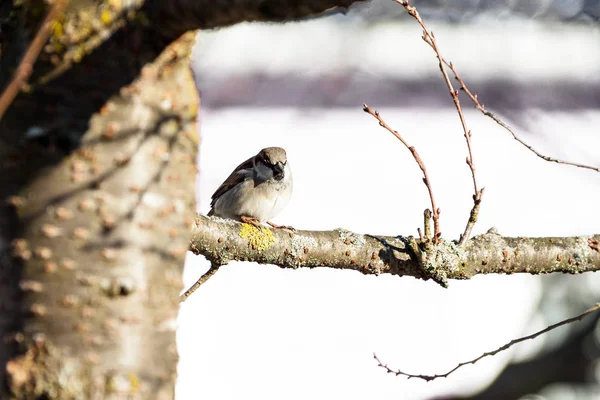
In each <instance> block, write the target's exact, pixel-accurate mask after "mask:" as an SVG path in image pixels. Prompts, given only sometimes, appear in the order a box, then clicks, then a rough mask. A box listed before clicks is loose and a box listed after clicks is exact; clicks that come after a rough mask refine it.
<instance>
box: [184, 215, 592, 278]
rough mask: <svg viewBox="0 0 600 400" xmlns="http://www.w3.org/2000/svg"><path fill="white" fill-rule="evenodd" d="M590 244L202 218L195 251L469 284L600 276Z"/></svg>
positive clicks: (219, 257)
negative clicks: (506, 278)
mask: <svg viewBox="0 0 600 400" xmlns="http://www.w3.org/2000/svg"><path fill="white" fill-rule="evenodd" d="M590 239H591V240H592V241H593V240H599V239H600V235H595V236H586V237H566V238H509V237H503V236H501V235H498V234H497V233H487V234H484V235H479V236H475V237H473V238H472V239H470V240H469V241H467V242H466V244H465V247H464V249H462V248H460V247H458V246H457V245H456V244H455V243H453V242H448V241H447V240H444V239H442V240H441V241H440V243H439V244H438V245H431V244H430V245H429V247H428V248H422V247H420V246H421V245H419V244H418V243H417V242H418V241H417V240H416V239H415V238H413V237H412V236H408V237H403V236H397V237H391V236H375V235H365V234H357V233H353V232H350V231H347V230H344V229H335V230H332V231H296V232H294V233H292V232H290V231H287V230H283V229H275V230H271V229H268V228H262V229H257V228H254V227H252V226H250V225H248V224H242V223H239V222H236V221H233V220H225V219H221V218H218V217H206V216H204V215H198V216H197V217H196V223H195V224H194V226H193V228H192V236H191V240H190V250H191V251H192V252H193V253H195V254H197V255H200V254H201V255H203V256H205V257H206V258H207V259H208V260H209V261H211V263H216V264H221V265H224V264H227V263H228V262H229V261H231V260H242V261H254V262H258V263H260V264H273V265H277V266H279V267H281V268H293V269H296V268H317V267H328V268H337V269H349V270H355V271H358V272H361V273H363V274H375V275H379V274H392V275H398V276H413V277H416V278H421V279H429V278H431V279H434V280H436V281H437V282H439V283H442V281H443V279H444V278H446V279H468V278H470V277H472V276H474V275H477V274H491V273H503V274H512V273H517V272H526V273H530V274H543V273H551V272H563V273H570V274H578V273H582V272H587V271H597V270H599V269H600V252H598V251H596V250H594V249H593V248H592V247H591V246H590V243H591V241H589V240H590ZM442 284H443V283H442Z"/></svg>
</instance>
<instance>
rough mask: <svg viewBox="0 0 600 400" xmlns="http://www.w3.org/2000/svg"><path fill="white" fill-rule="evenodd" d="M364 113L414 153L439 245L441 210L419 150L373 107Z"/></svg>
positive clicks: (435, 239)
mask: <svg viewBox="0 0 600 400" xmlns="http://www.w3.org/2000/svg"><path fill="white" fill-rule="evenodd" d="M363 111H364V112H366V113H367V114H370V115H372V116H373V117H375V118H376V119H377V121H379V125H380V126H382V127H384V128H385V129H387V130H388V131H389V132H390V133H391V134H392V135H394V136H396V138H398V140H400V141H401V142H402V144H403V145H404V146H406V148H407V149H408V150H410V152H411V153H412V155H413V157H414V159H415V161H416V162H417V164H418V165H419V168H421V171H423V183H425V186H427V191H428V192H429V198H430V199H431V208H432V211H431V215H432V217H433V242H434V243H437V242H438V240H439V238H440V236H441V235H442V234H441V232H440V222H439V219H440V209H439V208H437V207H436V206H435V199H434V197H433V190H432V188H431V183H430V182H429V176H428V175H427V169H426V168H425V164H424V163H423V160H421V157H420V156H419V153H417V149H415V148H414V147H413V146H410V145H409V144H408V143H407V142H406V140H404V138H403V137H402V136H401V135H400V134H399V133H398V131H396V130H394V129H392V128H391V127H390V126H389V125H388V124H387V123H386V122H385V121H384V120H383V118H381V116H380V115H379V111H374V110H373V109H371V107H369V106H368V105H367V104H363ZM427 230H428V229H427V225H426V226H425V237H426V238H427V239H429V237H427Z"/></svg>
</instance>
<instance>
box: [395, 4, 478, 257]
mask: <svg viewBox="0 0 600 400" xmlns="http://www.w3.org/2000/svg"><path fill="white" fill-rule="evenodd" d="M394 1H395V2H396V3H398V4H400V5H401V6H402V7H404V8H405V9H406V11H407V12H408V14H409V15H410V16H412V17H413V18H414V19H415V20H416V21H417V22H418V23H419V25H421V28H422V29H423V36H422V38H423V40H424V41H425V43H427V44H428V45H429V46H430V47H431V48H432V49H433V51H434V52H435V54H436V56H437V59H438V64H439V67H440V71H441V72H442V76H443V77H444V82H445V83H446V86H447V87H448V90H449V91H450V96H452V100H453V101H454V106H455V107H456V111H457V112H458V117H459V118H460V123H461V125H462V128H463V133H464V136H465V141H466V142H467V150H468V152H469V155H468V157H467V165H468V166H469V169H470V170H471V176H472V177H473V189H474V192H475V193H474V195H473V208H472V209H471V213H470V215H469V220H468V221H467V226H466V227H465V230H464V232H463V234H462V235H461V237H460V240H459V242H458V243H459V245H460V246H464V245H465V243H466V241H467V240H468V239H469V237H470V236H471V231H472V230H473V227H474V226H475V222H477V216H478V215H479V207H480V204H481V197H482V196H483V189H481V190H480V189H478V186H477V178H476V177H475V161H474V159H473V151H472V146H471V131H470V130H469V129H468V128H467V121H466V119H465V116H464V114H463V111H462V107H461V105H460V99H459V98H458V90H456V89H454V86H453V85H452V81H451V80H450V77H449V76H448V73H447V72H446V68H445V67H444V65H448V63H447V62H446V60H445V59H444V57H442V54H441V53H440V49H439V47H438V45H437V41H436V40H435V35H434V34H433V32H432V31H430V30H429V29H428V28H427V26H426V25H425V23H424V22H423V19H421V15H419V12H418V11H417V9H416V7H414V6H411V5H410V4H409V3H408V1H401V0H394Z"/></svg>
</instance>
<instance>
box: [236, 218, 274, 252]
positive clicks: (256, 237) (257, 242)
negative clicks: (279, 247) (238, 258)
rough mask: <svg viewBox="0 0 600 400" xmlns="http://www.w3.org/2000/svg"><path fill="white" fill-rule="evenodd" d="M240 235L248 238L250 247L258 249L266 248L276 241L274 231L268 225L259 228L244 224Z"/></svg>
mask: <svg viewBox="0 0 600 400" xmlns="http://www.w3.org/2000/svg"><path fill="white" fill-rule="evenodd" d="M239 235H240V237H241V238H244V239H248V242H249V243H248V244H249V245H250V247H252V249H254V250H258V251H262V250H266V249H268V248H269V247H271V246H272V245H273V243H275V237H274V236H273V232H271V230H270V229H269V228H267V227H262V226H261V227H260V228H257V227H256V226H254V225H250V224H242V229H240V233H239Z"/></svg>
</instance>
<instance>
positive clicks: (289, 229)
mask: <svg viewBox="0 0 600 400" xmlns="http://www.w3.org/2000/svg"><path fill="white" fill-rule="evenodd" d="M267 224H269V225H271V226H272V227H273V229H287V230H288V231H292V232H296V229H295V228H293V227H291V226H285V225H277V224H274V223H272V222H269V221H267Z"/></svg>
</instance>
